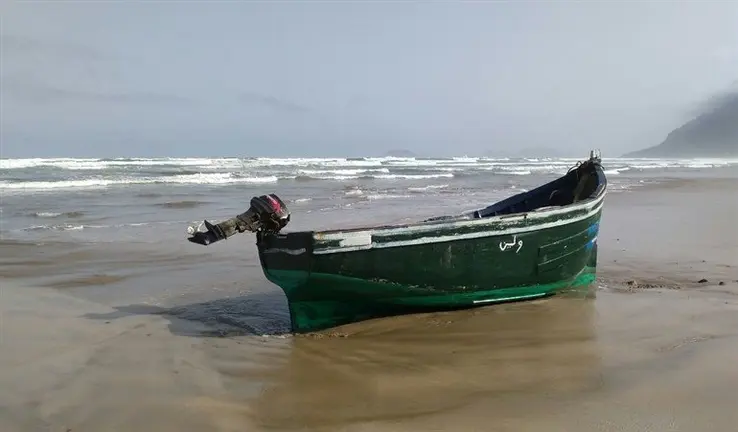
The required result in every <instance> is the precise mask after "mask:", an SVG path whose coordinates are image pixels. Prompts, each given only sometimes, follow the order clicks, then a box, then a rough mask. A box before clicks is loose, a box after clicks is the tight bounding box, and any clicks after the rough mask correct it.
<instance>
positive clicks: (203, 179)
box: [0, 173, 278, 190]
mask: <svg viewBox="0 0 738 432" xmlns="http://www.w3.org/2000/svg"><path fill="white" fill-rule="evenodd" d="M277 180H278V178H277V177H276V176H265V177H244V176H240V175H237V174H233V173H208V174H186V175H175V176H163V177H124V178H111V179H107V178H90V179H82V180H58V181H27V182H9V181H0V189H20V190H27V189H31V190H48V189H84V188H100V187H108V186H115V185H137V184H157V183H169V184H210V185H218V184H231V183H272V182H276V181H277Z"/></svg>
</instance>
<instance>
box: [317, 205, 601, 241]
mask: <svg viewBox="0 0 738 432" xmlns="http://www.w3.org/2000/svg"><path fill="white" fill-rule="evenodd" d="M604 196H605V194H604V193H603V194H602V195H601V196H600V197H599V198H598V199H597V200H595V201H592V202H591V203H587V204H586V205H582V206H581V207H574V208H569V209H567V210H566V211H561V210H556V211H555V212H553V211H552V212H542V213H538V214H535V213H534V214H535V215H536V216H534V217H531V213H524V214H522V215H520V216H517V217H516V218H508V219H507V220H505V219H503V220H504V221H505V222H507V221H508V220H509V221H510V222H514V221H520V220H523V219H525V216H528V218H527V219H528V220H535V219H541V218H548V217H550V216H552V215H564V214H566V213H569V212H572V211H576V210H579V209H582V208H586V209H587V210H589V211H588V212H587V213H585V214H584V215H581V216H577V217H573V218H566V219H564V218H562V219H559V220H556V221H554V222H548V223H543V224H538V225H534V226H527V227H515V228H507V229H492V230H489V231H479V232H474V233H468V234H453V235H445V236H433V235H429V236H427V237H422V238H418V239H412V240H396V241H388V242H383V243H376V242H372V243H369V244H364V245H357V246H347V247H334V248H326V249H317V250H314V251H313V254H315V255H323V254H332V253H342V252H353V251H360V250H368V249H382V248H390V247H401V246H415V245H421V244H432V243H443V242H449V241H456V240H468V239H476V238H484V237H493V236H500V235H511V234H520V233H524V232H530V231H539V230H543V229H548V228H556V227H560V226H564V225H568V224H571V223H575V222H579V221H582V220H585V219H587V218H589V217H591V216H593V215H595V214H596V213H597V212H598V211H599V210H600V209H601V206H600V205H599V204H600V203H602V201H603V199H604ZM478 222H480V221H479V220H476V221H469V222H454V223H449V224H438V225H435V226H432V227H431V228H432V231H437V230H439V229H448V228H462V227H469V226H474V225H480V223H478ZM483 222H484V223H490V224H491V223H493V222H500V217H499V216H498V217H494V218H490V221H483ZM410 228H418V227H410ZM410 228H404V227H398V228H395V229H391V230H388V229H380V230H366V231H355V232H347V233H332V234H331V238H330V239H331V240H344V239H346V238H348V237H351V236H353V235H361V236H362V237H364V238H366V236H367V235H368V234H374V235H392V234H405V233H411V232H418V231H420V230H411V229H410ZM422 228H423V230H429V231H430V230H431V229H429V227H427V226H423V227H422ZM314 238H315V239H316V241H324V240H328V238H326V236H325V235H322V236H320V237H319V236H318V233H316V235H315V237H314Z"/></svg>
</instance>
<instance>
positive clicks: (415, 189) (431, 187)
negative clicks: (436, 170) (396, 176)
mask: <svg viewBox="0 0 738 432" xmlns="http://www.w3.org/2000/svg"><path fill="white" fill-rule="evenodd" d="M447 187H448V185H447V184H441V185H428V186H417V187H409V188H407V190H409V191H410V192H427V191H429V190H436V189H446V188H447Z"/></svg>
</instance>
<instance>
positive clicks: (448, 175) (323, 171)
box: [0, 157, 738, 217]
mask: <svg viewBox="0 0 738 432" xmlns="http://www.w3.org/2000/svg"><path fill="white" fill-rule="evenodd" d="M577 161H578V159H573V158H559V159H555V158H520V159H508V158H501V159H495V158H484V157H457V158H396V157H383V158H152V159H146V158H126V159H91V158H88V159H72V158H56V159H40V158H35V159H0V190H5V191H16V193H23V192H24V191H56V190H60V191H61V190H70V189H72V190H74V189H95V188H108V187H116V186H118V187H120V186H130V185H151V184H166V185H173V186H174V185H183V186H192V185H210V186H219V185H233V184H243V185H249V184H262V183H274V182H282V181H287V182H289V181H292V182H294V181H297V182H301V181H310V182H312V181H338V182H341V181H364V182H365V181H393V182H402V181H406V182H410V181H418V182H423V181H429V180H434V179H456V178H462V177H469V176H485V177H488V176H490V175H494V176H517V177H525V176H531V175H537V176H540V175H546V176H555V175H562V174H564V173H566V172H567V170H568V169H569V168H571V167H572V166H573V165H574V164H575V163H576V162H577ZM603 165H604V166H605V169H606V173H607V174H608V175H623V174H626V173H627V174H628V175H631V174H634V173H635V174H637V173H639V172H646V171H648V172H651V171H668V170H673V169H679V170H685V169H686V170H691V169H709V168H716V167H725V166H738V160H730V159H607V158H606V159H603ZM409 186H411V187H415V188H424V187H428V185H424V184H420V185H417V184H411V185H409ZM411 191H412V192H416V193H417V192H418V190H411ZM39 217H43V216H39Z"/></svg>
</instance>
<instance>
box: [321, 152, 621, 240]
mask: <svg viewBox="0 0 738 432" xmlns="http://www.w3.org/2000/svg"><path fill="white" fill-rule="evenodd" d="M606 186H607V180H606V178H605V173H604V171H603V170H602V166H601V165H600V159H599V157H594V156H591V157H590V158H589V159H588V160H586V161H584V162H581V163H578V164H577V165H576V166H574V167H572V168H571V169H570V170H569V172H567V173H566V174H565V175H564V176H562V177H559V178H557V179H556V180H553V181H551V182H549V183H546V184H543V185H541V186H539V187H537V188H535V189H533V190H530V191H528V192H523V193H519V194H516V195H513V196H511V197H509V198H506V199H504V200H502V201H498V202H496V203H494V204H492V205H490V206H488V207H485V208H483V209H479V210H474V211H472V212H468V213H463V214H457V215H453V216H449V215H446V216H436V217H432V218H429V219H425V220H423V221H421V222H420V224H429V223H431V224H432V223H444V222H450V221H461V220H472V219H481V218H488V217H494V216H503V215H512V214H518V213H529V212H538V211H545V210H550V209H554V208H558V207H563V206H567V205H572V204H576V203H580V202H583V201H587V200H591V199H595V198H597V197H598V196H599V195H600V194H602V193H603V191H604V190H605V188H606ZM410 225H414V224H404V225H383V226H376V227H372V228H374V229H377V228H399V227H402V226H410ZM367 228H368V227H361V228H349V229H334V230H326V231H321V233H323V234H327V233H334V232H351V231H361V230H365V229H367Z"/></svg>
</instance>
